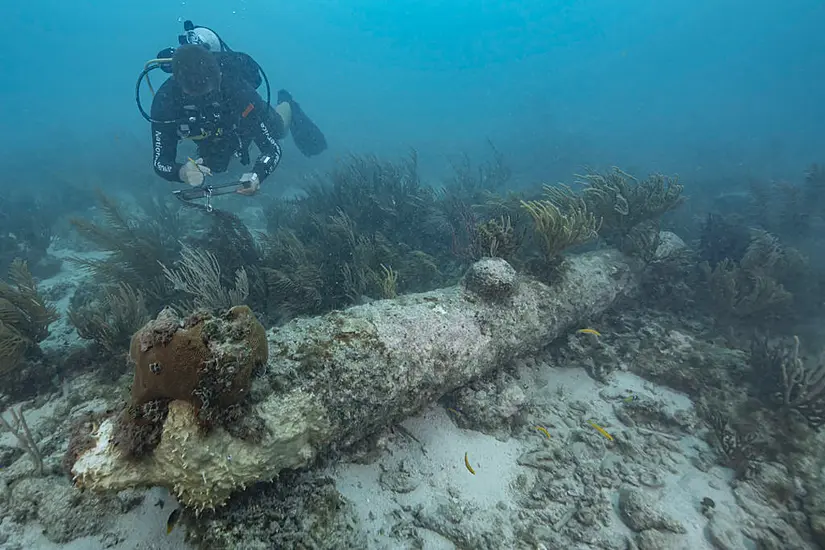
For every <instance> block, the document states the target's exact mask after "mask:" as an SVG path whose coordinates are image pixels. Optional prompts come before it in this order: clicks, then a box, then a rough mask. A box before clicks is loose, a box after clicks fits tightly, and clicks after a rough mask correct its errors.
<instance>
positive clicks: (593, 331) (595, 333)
mask: <svg viewBox="0 0 825 550" xmlns="http://www.w3.org/2000/svg"><path fill="white" fill-rule="evenodd" d="M576 332H578V333H579V334H592V335H593V336H601V333H600V332H599V331H598V330H596V329H593V328H580V329H579V330H577V331H576Z"/></svg>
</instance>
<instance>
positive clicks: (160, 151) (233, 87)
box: [152, 52, 285, 182]
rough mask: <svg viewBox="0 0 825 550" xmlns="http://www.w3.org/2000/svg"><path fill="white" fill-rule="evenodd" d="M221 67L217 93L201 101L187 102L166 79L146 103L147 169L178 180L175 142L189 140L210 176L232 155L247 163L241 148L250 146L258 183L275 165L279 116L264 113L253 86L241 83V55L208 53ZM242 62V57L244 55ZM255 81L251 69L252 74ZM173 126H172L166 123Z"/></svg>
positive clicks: (224, 166) (278, 156)
mask: <svg viewBox="0 0 825 550" xmlns="http://www.w3.org/2000/svg"><path fill="white" fill-rule="evenodd" d="M213 55H215V56H217V57H218V58H219V59H218V61H219V62H220V65H221V75H222V77H221V87H220V90H219V91H217V92H215V93H213V94H209V96H207V97H206V98H201V99H200V100H198V99H191V98H189V97H188V96H186V95H184V94H183V91H182V90H181V87H180V85H179V84H178V82H177V81H176V80H175V79H174V78H169V79H167V80H166V82H164V83H163V85H162V86H161V87H160V89H159V90H158V91H157V94H155V98H154V100H153V101H152V119H154V120H156V121H163V122H161V123H157V122H155V123H152V165H153V166H154V168H155V173H156V174H158V175H159V176H160V177H162V178H164V179H166V180H169V181H174V182H179V181H181V179H180V169H181V166H183V165H182V164H181V163H179V162H178V161H177V152H178V142H179V141H180V140H182V139H186V138H190V139H193V140H195V143H196V144H197V146H198V156H200V157H202V158H203V164H204V166H207V167H209V168H210V169H211V170H212V171H213V172H223V171H225V170H226V169H227V167H228V166H229V161H230V160H232V157H234V156H240V157H241V159H242V162H243V163H244V164H247V163H248V162H249V160H248V154H247V148H248V146H249V143H250V141H254V142H255V144H256V145H257V146H258V149H259V150H260V151H261V154H260V156H259V157H258V159H257V161H256V162H255V166H254V168H253V172H255V173H256V174H257V175H258V178H259V180H260V181H261V182H263V181H264V180H265V179H266V177H267V176H269V174H271V173H272V172H273V171H274V170H275V168H276V167H277V166H278V163H279V162H280V160H281V147H280V145H278V142H277V141H276V140H277V139H280V138H281V137H283V135H284V134H285V131H284V128H283V123H282V121H281V118H280V117H279V116H272V112H273V110H272V109H270V110H269V111H267V104H266V101H264V100H262V99H261V96H260V95H258V92H256V91H255V87H256V86H257V84H256V83H255V82H254V81H253V82H250V81H249V78H245V77H246V76H247V75H248V74H249V73H248V71H245V70H244V66H243V63H245V62H246V59H245V58H243V57H239V56H244V55H245V54H238V53H235V52H232V53H224V52H221V53H214V54H213ZM247 57H248V56H247ZM255 75H256V76H257V70H256V72H255ZM172 121H174V122H172Z"/></svg>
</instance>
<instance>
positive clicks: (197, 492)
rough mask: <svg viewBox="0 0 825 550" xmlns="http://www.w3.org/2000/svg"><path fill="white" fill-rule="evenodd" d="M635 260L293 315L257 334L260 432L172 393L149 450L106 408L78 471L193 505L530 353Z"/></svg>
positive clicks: (605, 293) (619, 279)
mask: <svg viewBox="0 0 825 550" xmlns="http://www.w3.org/2000/svg"><path fill="white" fill-rule="evenodd" d="M637 275H638V274H637V272H636V271H634V268H633V267H631V264H630V263H628V261H627V260H626V259H625V257H624V256H622V255H621V254H620V253H618V252H617V251H615V250H601V251H598V252H594V253H589V254H584V255H580V256H574V257H571V258H570V259H569V261H568V269H566V270H565V272H564V274H563V276H561V277H560V278H559V279H558V280H557V281H556V282H554V284H553V285H552V287H550V286H547V285H545V284H542V283H540V282H538V281H535V280H533V279H529V278H524V279H523V280H520V281H519V284H518V285H517V286H515V287H514V288H512V292H511V293H510V294H509V295H507V296H502V297H501V299H498V300H485V299H479V295H478V294H477V293H476V292H471V291H469V290H468V289H467V288H465V287H464V286H462V285H459V286H454V287H450V288H446V289H442V290H437V291H433V292H427V293H423V294H415V295H409V296H402V297H399V298H397V299H395V300H382V301H378V302H374V303H371V304H366V305H361V306H356V307H352V308H350V309H347V310H345V311H337V312H332V313H329V314H327V315H324V316H321V317H316V318H311V319H296V320H294V321H292V322H290V323H288V324H287V325H285V326H283V327H281V328H279V329H277V330H275V331H273V332H272V333H270V335H269V360H268V364H267V368H266V372H265V373H263V374H262V375H261V377H260V378H259V379H257V380H255V381H254V382H253V387H252V390H251V391H250V392H249V396H248V398H247V400H246V401H245V404H246V406H247V407H248V408H249V411H248V414H249V415H253V416H257V417H258V418H260V419H261V423H262V428H261V430H260V436H259V437H258V438H256V439H255V440H249V439H241V438H239V437H237V436H236V435H233V432H232V430H230V429H228V428H227V427H226V426H223V425H220V424H217V425H215V426H214V427H212V428H211V429H210V430H203V429H201V428H200V427H199V425H198V422H197V418H196V410H195V409H196V404H193V403H191V402H186V401H183V400H174V401H172V402H171V403H170V404H169V410H168V415H167V417H166V419H165V421H164V423H163V426H162V433H161V435H160V441H159V443H158V445H157V447H156V448H155V449H154V451H153V452H152V453H151V455H149V456H146V457H144V458H142V459H141V460H140V461H135V460H129V459H128V458H127V457H125V456H124V454H123V453H122V452H121V451H120V450H119V449H118V447H117V446H116V445H114V444H113V433H114V429H115V422H114V420H113V419H107V420H104V421H103V422H101V423H100V425H99V426H98V427H97V429H96V430H95V432H94V433H92V434H91V441H90V448H88V450H86V451H85V452H80V453H78V455H77V456H78V459H77V460H76V462H75V464H74V467H73V468H72V473H73V475H74V478H75V480H76V483H77V484H78V485H79V486H81V487H86V488H89V489H93V490H96V491H117V490H121V489H126V488H132V487H138V486H150V485H161V486H165V487H168V488H170V489H171V490H173V491H174V492H175V494H176V495H177V496H178V498H179V499H180V501H181V502H182V503H184V504H185V505H187V506H190V507H193V508H195V509H196V510H199V509H203V508H211V507H215V506H219V505H222V504H225V503H226V501H227V499H228V498H229V496H230V494H231V493H232V492H233V491H235V490H237V489H240V488H243V487H245V486H246V485H249V484H252V483H254V482H257V481H268V480H271V479H273V478H275V477H276V476H278V474H279V472H281V471H282V470H284V469H288V468H297V467H300V466H305V465H307V464H309V463H310V462H311V461H312V460H313V459H315V457H316V456H317V455H318V453H319V452H321V451H323V450H326V449H330V448H334V447H345V446H349V445H351V444H353V443H355V442H357V441H359V440H361V439H363V438H364V437H366V436H369V435H370V434H373V433H375V432H377V431H379V430H381V429H383V428H385V427H386V426H388V425H392V424H394V423H397V422H399V421H400V420H402V419H404V418H406V417H407V416H409V415H411V414H414V413H416V412H418V411H420V410H421V409H422V408H423V407H424V406H426V405H427V404H429V403H431V402H433V401H434V400H436V399H438V398H439V397H441V396H442V395H444V394H445V393H447V392H450V391H452V390H455V389H456V388H458V387H461V386H463V385H465V384H467V383H468V382H470V381H472V380H474V379H477V378H479V377H481V376H482V375H485V374H487V373H489V372H492V371H493V370H495V369H497V368H499V367H501V366H503V365H504V364H505V363H506V362H507V361H510V360H511V359H512V358H513V357H518V356H522V355H527V354H534V353H536V352H538V351H539V350H540V349H543V348H544V347H545V346H547V344H549V343H550V342H551V341H553V340H554V339H555V338H557V337H558V336H560V335H562V334H564V333H565V332H566V331H568V330H570V329H571V327H574V326H577V325H579V324H580V323H582V322H584V321H585V320H586V319H591V318H593V317H595V316H597V315H599V314H601V313H602V312H604V310H605V309H607V308H609V307H610V306H611V305H612V304H613V303H614V302H615V301H616V300H617V299H618V298H619V297H621V296H623V295H625V294H627V293H630V292H633V291H634V290H635V289H636V287H637V285H638V282H637V279H638V277H637Z"/></svg>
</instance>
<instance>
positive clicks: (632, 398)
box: [622, 394, 639, 403]
mask: <svg viewBox="0 0 825 550" xmlns="http://www.w3.org/2000/svg"><path fill="white" fill-rule="evenodd" d="M637 399H639V396H638V395H636V394H633V395H628V396H627V397H625V398H624V399H622V401H624V402H625V403H632V402H633V401H636V400H637Z"/></svg>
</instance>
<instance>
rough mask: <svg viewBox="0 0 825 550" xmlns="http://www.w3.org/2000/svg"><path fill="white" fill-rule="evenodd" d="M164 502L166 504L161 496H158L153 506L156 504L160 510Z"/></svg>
mask: <svg viewBox="0 0 825 550" xmlns="http://www.w3.org/2000/svg"><path fill="white" fill-rule="evenodd" d="M165 504H166V503H165V502H163V499H162V498H159V499H158V501H157V502H156V503H155V506H157V507H158V508H160V509H161V510H163V506H164V505H165Z"/></svg>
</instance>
